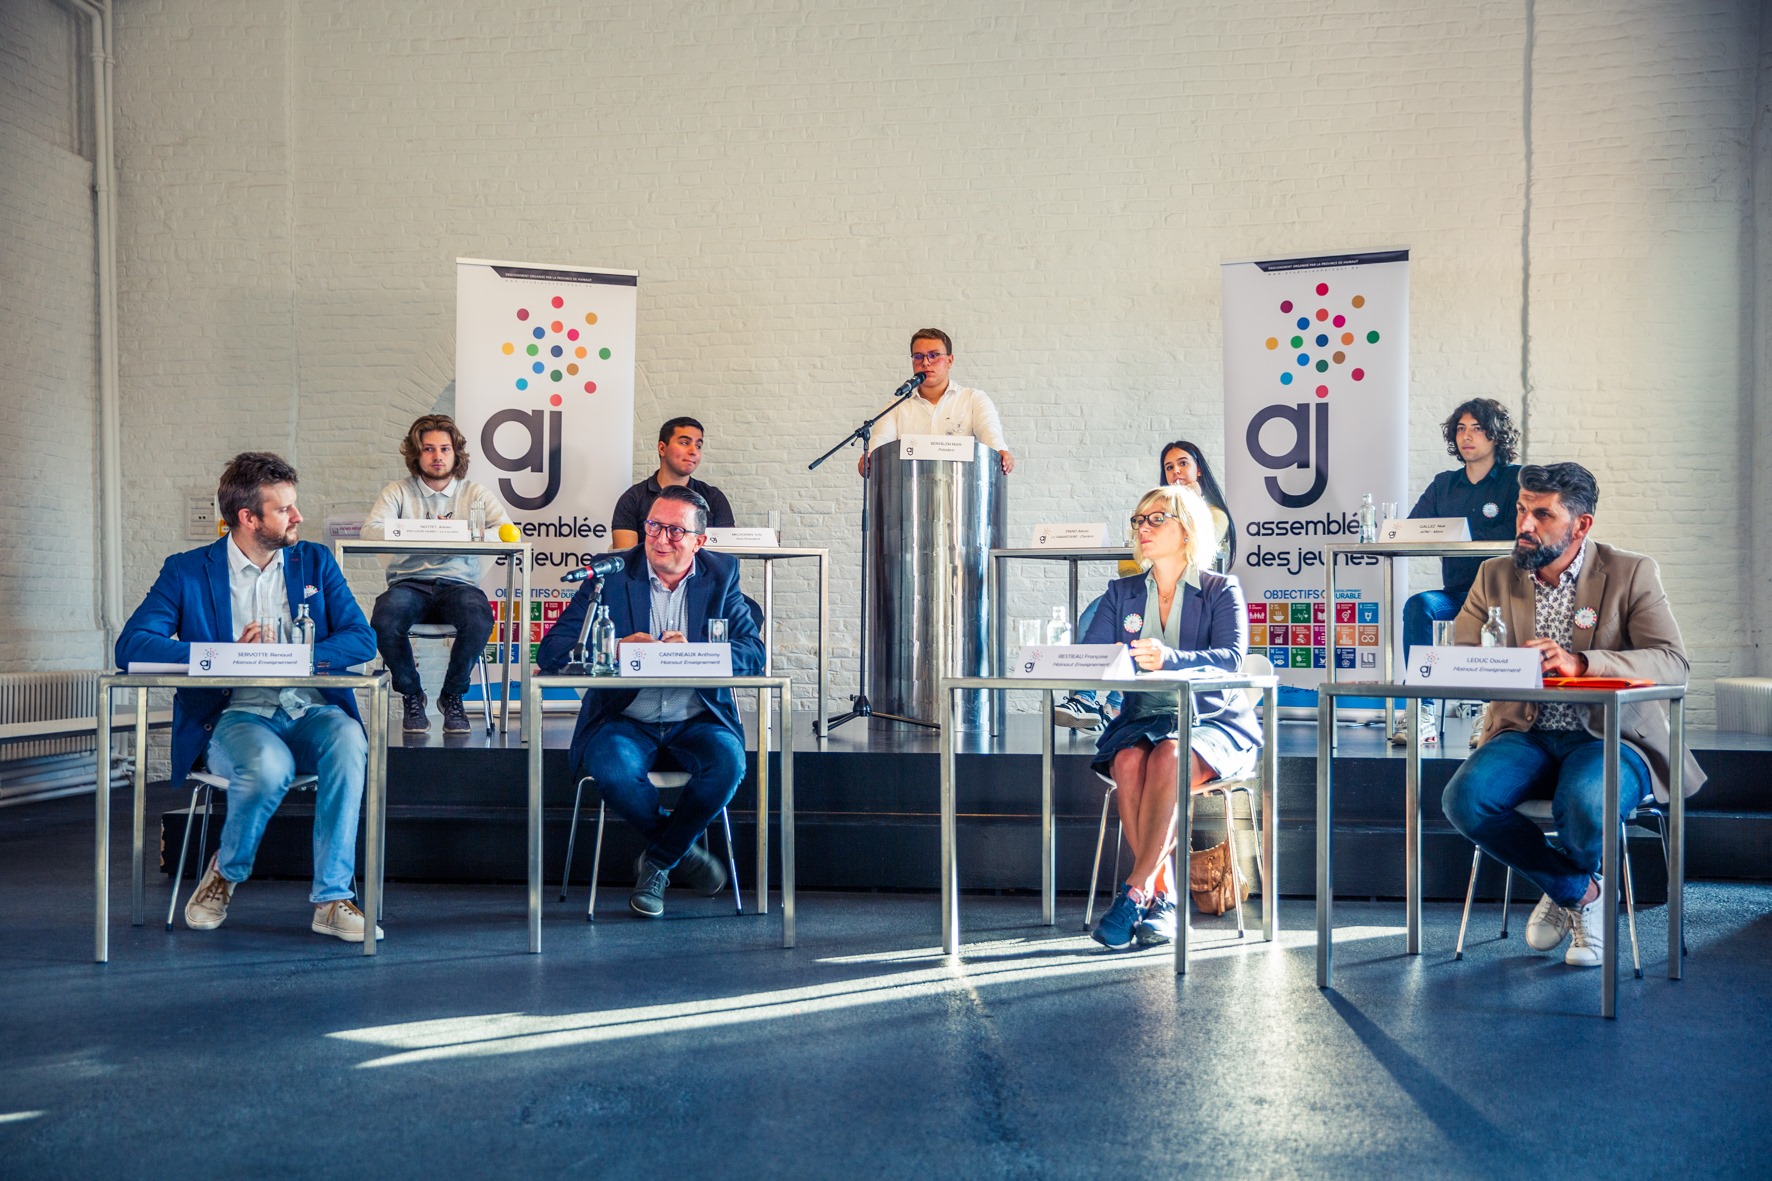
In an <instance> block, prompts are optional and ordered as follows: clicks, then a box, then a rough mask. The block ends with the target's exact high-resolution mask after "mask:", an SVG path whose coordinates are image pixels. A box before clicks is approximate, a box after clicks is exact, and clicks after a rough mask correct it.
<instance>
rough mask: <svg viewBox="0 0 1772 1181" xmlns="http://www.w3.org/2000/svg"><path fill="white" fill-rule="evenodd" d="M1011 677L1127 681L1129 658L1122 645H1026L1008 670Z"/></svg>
mask: <svg viewBox="0 0 1772 1181" xmlns="http://www.w3.org/2000/svg"><path fill="white" fill-rule="evenodd" d="M1009 675H1010V676H1012V677H1032V678H1036V679H1039V678H1049V679H1054V680H1056V679H1059V678H1062V677H1092V678H1094V679H1095V680H1099V681H1130V680H1131V679H1132V675H1133V674H1132V654H1131V653H1130V652H1128V651H1127V649H1126V645H1124V644H1028V645H1027V646H1025V647H1023V648H1022V650H1021V655H1020V656H1018V657H1017V658H1016V661H1015V664H1014V666H1013V667H1012V668H1010V670H1009Z"/></svg>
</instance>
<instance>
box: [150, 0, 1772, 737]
mask: <svg viewBox="0 0 1772 1181" xmlns="http://www.w3.org/2000/svg"><path fill="white" fill-rule="evenodd" d="M118 15H119V37H118V49H119V65H118V76H117V77H118V83H117V85H118V103H119V120H118V134H119V145H118V153H119V162H120V166H121V181H120V190H121V204H122V220H123V224H122V231H121V244H120V249H121V256H122V262H123V269H122V283H123V293H122V299H123V315H124V331H123V337H122V349H123V352H122V376H123V382H124V396H125V411H126V415H127V418H126V430H125V437H126V439H127V440H128V447H127V449H128V451H129V453H130V454H131V455H132V456H133V457H134V463H133V466H132V471H131V474H130V483H129V485H128V488H127V495H126V498H125V500H126V504H127V505H128V506H129V513H130V520H129V524H130V530H129V534H130V540H129V543H128V562H129V570H128V577H127V591H126V593H127V595H128V596H130V597H131V598H133V597H135V596H138V595H139V594H140V592H141V591H142V590H143V589H144V588H145V586H146V584H147V582H148V580H149V579H150V578H151V577H152V575H153V573H154V571H155V569H156V568H157V566H158V563H159V561H160V559H161V557H162V556H163V555H164V554H166V553H167V552H169V551H172V550H175V549H178V548H182V547H184V546H185V545H187V544H188V543H186V542H185V541H184V540H183V539H182V538H181V537H180V536H179V532H180V530H179V505H180V500H179V496H180V493H181V492H182V491H184V490H186V489H200V488H206V487H211V486H213V483H214V480H215V476H216V474H217V473H218V472H219V470H220V468H221V466H222V465H223V463H224V462H225V461H226V459H227V458H228V457H229V456H230V455H231V454H232V453H233V452H235V451H237V450H240V449H242V448H245V447H249V446H262V447H273V448H276V449H279V450H283V451H285V452H286V453H288V454H289V455H290V456H291V458H292V459H294V460H295V462H297V464H298V465H299V466H300V467H301V469H302V471H303V474H304V481H303V502H304V505H305V506H306V507H307V509H308V511H309V514H310V516H315V515H317V514H315V512H314V510H315V509H316V508H318V509H321V510H322V511H324V510H325V509H327V508H330V507H335V506H336V507H344V508H354V507H360V506H364V505H367V503H368V501H369V499H370V497H371V496H372V495H373V494H374V492H375V490H376V489H377V488H378V487H379V486H380V485H381V483H382V482H384V481H385V480H386V479H388V478H390V477H391V476H392V475H393V474H395V473H396V472H397V470H398V462H397V459H396V457H395V454H394V445H395V441H396V440H397V438H398V435H399V433H400V431H401V429H402V428H403V427H404V425H405V424H406V423H407V422H408V421H409V420H410V418H411V417H412V416H414V415H415V414H418V413H422V412H424V411H428V410H430V409H431V408H432V406H433V405H434V404H435V403H436V401H437V398H438V394H439V391H440V390H442V389H443V387H444V386H445V385H446V384H447V383H448V381H449V380H450V376H451V369H452V358H453V351H454V344H453V339H452V337H453V311H452V309H453V294H454V293H453V270H452V267H451V262H452V260H453V259H454V258H455V257H457V256H462V255H467V256H476V257H493V258H516V259H530V260H536V261H562V262H573V263H589V264H604V265H611V266H619V267H632V268H635V269H637V270H639V271H640V273H641V276H642V278H641V288H640V300H641V304H640V307H641V318H640V343H639V356H638V359H637V361H638V370H639V381H638V393H637V402H638V422H637V424H636V432H635V433H636V438H637V439H639V440H641V443H640V447H639V448H638V453H637V454H636V472H640V471H644V470H645V469H646V468H647V467H649V466H650V464H651V458H650V456H651V449H650V444H649V442H647V440H649V439H650V438H651V437H652V428H653V427H655V426H656V424H657V423H658V422H660V421H662V420H663V419H664V418H666V417H668V416H670V415H672V414H675V413H684V412H687V413H693V414H695V415H697V416H698V417H700V418H702V419H703V420H704V422H706V423H707V425H708V428H709V432H708V433H709V451H708V459H707V462H706V464H705V465H704V471H703V473H702V474H703V475H704V476H705V477H706V478H708V479H710V480H712V481H714V482H715V483H717V484H719V485H721V486H722V487H723V488H724V489H725V490H726V492H727V493H728V495H729V496H730V497H731V498H732V500H733V502H734V504H735V506H736V507H737V509H738V513H739V516H740V520H741V522H744V521H747V520H750V521H756V520H760V519H761V518H762V516H763V514H764V513H765V512H766V511H767V510H768V509H770V508H780V509H782V510H783V512H784V516H785V517H786V518H787V531H788V537H789V539H790V540H791V541H793V542H796V543H810V542H814V541H818V542H821V543H825V544H829V545H830V547H831V548H832V550H833V554H834V558H835V565H836V574H837V577H836V585H835V588H834V598H835V607H836V623H837V625H836V627H835V629H834V633H833V634H834V637H835V641H836V646H837V648H838V651H839V652H840V653H841V654H842V659H841V660H840V661H839V666H838V668H839V671H838V675H837V676H836V678H835V683H836V685H837V686H838V687H839V691H840V692H841V691H846V689H847V688H848V687H849V686H850V684H851V683H852V678H853V660H852V657H851V654H852V653H853V651H854V640H855V636H854V625H855V620H856V609H855V603H856V568H857V547H856V543H855V540H854V528H855V523H856V518H857V509H858V506H859V488H858V482H857V481H856V479H855V477H854V474H853V465H852V464H851V463H840V464H833V465H827V467H826V468H825V469H821V470H820V471H819V472H817V473H807V472H806V471H805V464H806V463H807V462H808V461H809V460H810V459H811V458H812V457H813V456H815V455H817V454H818V453H819V452H820V451H822V450H823V449H824V447H825V446H826V445H827V444H828V442H830V441H834V440H835V439H836V438H837V437H840V436H841V435H842V434H843V433H844V432H845V431H847V430H848V429H849V427H850V426H851V425H853V423H854V422H855V421H857V420H858V419H859V418H861V417H862V416H863V415H864V414H866V413H868V412H869V410H870V408H872V407H874V406H876V405H877V404H879V403H881V402H882V401H883V400H884V398H885V396H886V394H887V393H888V392H889V391H890V390H891V388H892V387H893V386H894V385H895V384H897V382H898V381H899V380H901V379H902V378H903V376H905V375H906V361H905V353H906V351H907V348H906V346H907V344H908V339H907V337H908V332H909V330H910V329H912V328H915V327H920V326H923V325H926V324H935V325H939V326H942V327H945V328H946V329H947V330H948V331H949V332H951V333H952V334H953V335H954V337H955V340H956V351H957V352H958V354H959V361H958V363H957V365H956V367H955V373H956V376H957V377H958V378H959V379H960V380H962V381H964V382H966V383H967V384H972V385H977V386H981V387H983V388H985V389H987V390H989V391H991V392H992V393H993V394H994V395H995V396H996V398H997V400H998V403H999V405H1000V406H1001V407H1002V409H1003V412H1004V419H1005V425H1006V428H1007V430H1008V432H1009V434H1010V437H1011V439H1012V441H1013V443H1014V446H1015V449H1016V451H1017V452H1018V455H1019V457H1020V460H1021V467H1020V469H1019V470H1018V472H1017V474H1016V476H1015V478H1014V482H1013V485H1012V506H1013V509H1012V514H1011V517H1012V534H1013V536H1014V539H1016V540H1020V539H1022V538H1023V537H1024V536H1025V534H1026V533H1027V531H1028V530H1029V528H1030V527H1031V526H1032V524H1033V523H1034V522H1035V521H1038V520H1050V519H1061V520H1065V519H1068V520H1087V519H1091V518H1094V519H1107V518H1113V519H1118V518H1120V517H1123V516H1124V515H1125V513H1126V511H1127V510H1128V508H1129V506H1130V504H1131V503H1132V500H1133V498H1134V496H1135V495H1136V493H1137V491H1138V490H1139V489H1141V488H1142V487H1143V486H1145V485H1146V484H1147V483H1148V482H1149V481H1150V480H1151V479H1152V477H1153V475H1154V466H1155V464H1154V456H1153V454H1152V452H1153V449H1154V446H1155V444H1156V443H1157V442H1158V441H1159V440H1161V439H1165V438H1170V437H1173V436H1175V435H1186V436H1189V437H1192V438H1195V439H1197V440H1199V441H1201V442H1203V443H1205V444H1206V446H1207V448H1208V450H1209V451H1211V452H1212V453H1213V454H1214V455H1215V456H1216V455H1220V454H1222V415H1221V412H1220V393H1219V390H1220V363H1219V355H1220V354H1219V350H1220V341H1219V308H1218V266H1219V263H1220V262H1222V261H1224V260H1227V259H1237V258H1249V257H1271V256H1277V255H1286V254H1295V253H1303V252H1312V251H1317V250H1325V249H1341V248H1353V247H1371V246H1389V245H1407V246H1409V247H1410V248H1411V249H1412V251H1413V252H1414V260H1415V261H1414V271H1413V284H1412V285H1413V291H1414V306H1413V308H1412V318H1413V323H1412V326H1411V338H1412V350H1413V374H1412V387H1413V391H1414V394H1413V403H1412V415H1411V424H1410V431H1411V464H1412V470H1411V483H1412V484H1415V485H1419V484H1421V483H1422V482H1424V481H1425V480H1426V479H1427V478H1428V476H1429V475H1430V474H1431V473H1432V472H1433V471H1435V470H1438V469H1439V468H1440V467H1442V466H1444V465H1445V464H1446V463H1448V462H1449V460H1448V459H1447V458H1446V456H1445V454H1444V450H1443V448H1442V446H1441V444H1440V442H1439V439H1438V435H1437V432H1436V426H1437V421H1438V419H1439V417H1440V416H1441V415H1443V414H1444V412H1445V411H1446V410H1447V409H1448V408H1449V407H1450V406H1451V405H1453V404H1454V403H1456V402H1457V401H1459V400H1461V399H1462V398H1464V397H1467V396H1470V395H1472V394H1489V395H1494V396H1498V397H1501V398H1502V399H1504V400H1505V401H1507V402H1509V403H1510V404H1512V405H1514V406H1516V407H1518V406H1519V405H1520V403H1521V400H1522V396H1523V394H1526V393H1527V389H1529V409H1530V420H1529V426H1530V432H1531V435H1530V449H1529V457H1530V458H1533V459H1543V460H1552V459H1566V458H1576V459H1580V460H1581V461H1582V462H1585V463H1587V464H1588V465H1589V466H1590V467H1592V468H1593V469H1594V470H1595V471H1596V472H1597V474H1598V475H1599V477H1600V480H1601V483H1602V490H1603V501H1602V516H1601V521H1600V525H1599V527H1598V532H1599V535H1600V536H1601V537H1602V538H1603V539H1606V540H1610V541H1614V542H1618V543H1620V544H1625V545H1628V546H1631V547H1633V548H1637V549H1641V550H1645V551H1647V552H1649V553H1652V554H1655V555H1656V556H1658V557H1660V558H1661V559H1662V560H1663V562H1664V565H1665V567H1666V573H1667V583H1668V589H1669V592H1670V594H1671V596H1672V598H1673V600H1674V605H1675V609H1676V611H1677V612H1678V614H1679V616H1680V618H1681V620H1682V623H1683V625H1684V627H1685V632H1686V640H1687V644H1688V646H1689V648H1690V649H1691V651H1692V653H1693V657H1694V674H1695V679H1696V681H1697V683H1698V689H1699V693H1700V695H1699V698H1698V700H1697V702H1696V703H1695V704H1697V705H1698V708H1697V709H1696V710H1695V715H1694V719H1693V720H1694V721H1695V722H1697V723H1703V722H1704V721H1707V720H1708V718H1709V716H1710V711H1709V698H1708V689H1707V685H1708V681H1709V679H1710V678H1712V677H1714V676H1716V675H1718V674H1720V673H1724V672H1730V671H1745V670H1748V669H1749V668H1751V667H1753V666H1754V663H1755V660H1754V657H1753V655H1752V652H1751V650H1750V648H1749V646H1748V645H1749V640H1748V638H1747V637H1748V622H1747V621H1748V620H1749V618H1750V617H1751V616H1752V615H1753V614H1754V613H1755V611H1759V612H1760V613H1761V614H1764V612H1765V609H1766V604H1767V601H1768V596H1767V594H1766V591H1765V589H1764V588H1765V586H1766V581H1767V580H1766V577H1765V570H1766V565H1765V562H1764V560H1763V559H1760V560H1758V561H1757V564H1756V558H1755V557H1754V554H1755V552H1756V551H1755V543H1756V541H1757V538H1758V536H1759V535H1760V534H1763V532H1764V518H1763V516H1762V517H1761V519H1760V522H1759V524H1758V526H1757V529H1756V531H1753V532H1750V529H1755V527H1754V526H1753V525H1752V521H1753V518H1752V517H1750V515H1749V513H1748V505H1749V501H1750V487H1751V485H1750V478H1749V473H1748V472H1747V471H1745V470H1744V466H1745V465H1744V450H1743V448H1742V446H1741V442H1740V441H1741V439H1742V438H1743V437H1744V429H1743V428H1744V424H1749V423H1752V424H1756V425H1755V429H1758V430H1760V431H1761V432H1762V434H1763V433H1764V430H1765V427H1764V425H1763V424H1764V415H1765V396H1764V393H1763V390H1764V378H1763V377H1759V378H1755V377H1754V376H1753V374H1754V372H1755V370H1754V369H1753V368H1752V359H1753V356H1754V347H1755V346H1754V344H1753V339H1754V328H1757V326H1758V323H1759V319H1761V318H1763V317H1760V318H1756V317H1755V315H1754V312H1753V303H1752V299H1751V295H1752V293H1753V291H1754V290H1755V287H1756V283H1757V281H1758V277H1759V275H1761V274H1763V273H1764V272H1763V263H1760V264H1756V263H1755V262H1754V261H1753V260H1754V257H1755V256H1754V253H1753V251H1752V244H1753V239H1752V227H1753V226H1754V225H1755V224H1756V223H1755V222H1754V220H1753V217H1752V213H1751V210H1750V200H1751V199H1752V197H1751V194H1752V192H1753V188H1752V175H1753V168H1752V161H1753V159H1754V157H1753V155H1752V153H1751V151H1750V145H1751V144H1752V143H1753V142H1754V140H1753V130H1754V125H1755V124H1754V119H1755V114H1756V111H1757V110H1759V109H1760V108H1759V105H1758V101H1757V97H1756V95H1757V91H1756V84H1757V79H1758V78H1759V77H1763V76H1764V66H1763V58H1762V51H1761V45H1762V30H1761V15H1760V10H1759V6H1758V5H1757V4H1755V3H1753V2H1752V0H1701V2H1692V0H1656V2H1649V0H1638V2H1637V3H1635V4H1626V5H1605V6H1601V5H1594V4H1586V3H1572V2H1568V0H1561V2H1555V3H1547V2H1543V0H1539V2H1536V3H1525V2H1522V0H1516V2H1513V3H1500V2H1480V0H1479V2H1477V3H1471V4H1467V5H1464V6H1461V7H1458V8H1456V9H1453V8H1449V7H1448V6H1445V5H1442V4H1437V3H1426V2H1421V3H1408V2H1405V0H1367V2H1365V3H1359V4H1354V3H1345V2H1342V3H1330V2H1327V0H1318V2H1316V3H1280V2H1278V0H1243V2H1239V3H1229V2H1227V3H1221V4H1190V5H1176V6H1164V7H1159V8H1153V7H1152V6H1150V5H1144V4H1136V3H1131V2H1129V0H1126V2H1119V3H1097V4H1090V5H1082V4H1074V3H1058V2H1051V0H1022V2H1020V3H1004V2H1002V0H996V2H985V0H955V2H949V3H943V4H931V3H917V2H913V3H909V4H893V5H886V4H880V3H855V2H850V3H821V4H812V3H796V2H790V0H775V2H771V0H753V2H749V3H736V4H712V3H691V2H685V0H677V2H665V3H653V4H644V5H642V4H629V5H622V4H607V5H600V6H589V7H587V6H583V5H579V4H573V3H533V4H528V5H522V6H517V5H510V4H495V3H492V2H490V0H436V2H435V3H430V4H426V5H422V6H413V5H405V4H391V3H386V2H385V0H372V2H362V0H359V2H349V3H347V2H345V0H336V2H334V3H330V4H321V3H315V2H312V0H305V2H303V3H300V4H295V3H293V2H291V0H280V2H279V0H141V2H136V3H130V4H127V5H123V6H121V7H120V9H119V14H118ZM1528 127H1529V128H1530V131H1531V150H1530V155H1528V151H1527V137H1526V130H1527V128H1528ZM1760 142H1761V143H1762V145H1763V143H1764V135H1763V133H1762V136H1761V141H1760ZM1762 159H1763V153H1762ZM1762 192H1763V190H1762ZM1762 199H1763V198H1762ZM1761 233H1762V235H1763V230H1762V231H1761ZM1755 266H1759V267H1760V268H1761V269H1759V270H1755V269H1754V268H1755ZM1760 289H1761V290H1764V287H1763V285H1761V287H1760ZM1750 326H1752V327H1750ZM1523 384H1524V386H1525V387H1527V389H1523ZM1764 548H1765V547H1764V546H1760V547H1759V549H1760V550H1762V551H1763V550H1764ZM783 582H784V583H785V584H787V588H788V589H786V590H784V591H778V593H779V594H781V597H782V605H781V608H780V611H781V614H782V616H783V617H784V618H785V619H787V620H790V621H791V620H794V619H796V618H797V619H800V620H803V621H804V622H805V626H804V627H803V628H801V629H799V630H798V632H797V634H794V635H791V636H790V637H789V639H790V642H791V651H792V653H793V655H791V656H790V658H789V659H788V660H787V661H786V662H785V663H786V664H787V665H788V666H789V667H794V668H800V667H804V666H805V664H806V663H807V661H808V659H809V652H810V623H811V618H812V604H811V600H810V584H809V582H808V581H806V580H805V579H804V578H803V577H802V576H800V575H798V574H795V573H792V572H789V571H784V574H783ZM795 587H797V588H799V589H798V590H794V589H792V588H795ZM365 589H366V590H372V589H373V587H372V586H371V584H370V583H369V582H368V581H367V580H366V582H365ZM1059 593H1060V592H1059V589H1058V586H1057V583H1056V582H1049V583H1045V584H1041V585H1032V584H1030V586H1029V589H1028V590H1027V591H1026V592H1024V593H1023V594H1022V595H1021V596H1020V597H1019V599H1018V602H1017V603H1016V605H1015V606H1014V607H1013V608H1012V613H1014V614H1033V613H1042V614H1043V611H1041V608H1042V607H1043V605H1044V604H1046V603H1050V602H1055V601H1058V599H1057V596H1058V595H1059Z"/></svg>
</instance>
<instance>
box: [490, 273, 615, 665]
mask: <svg viewBox="0 0 1772 1181" xmlns="http://www.w3.org/2000/svg"><path fill="white" fill-rule="evenodd" d="M638 293H639V276H638V273H637V272H635V271H623V270H612V269H610V268H607V267H582V266H571V265H563V264H553V263H547V264H534V263H514V262H489V261H484V260H481V259H470V258H463V259H457V260H456V303H455V407H456V414H455V418H456V424H457V425H458V426H459V427H460V428H461V431H462V434H463V435H465V436H467V440H468V448H469V450H470V452H471V454H472V455H473V461H472V467H471V469H470V473H469V474H470V477H471V478H472V479H474V480H477V481H479V482H480V483H482V484H484V485H486V486H487V487H488V488H490V489H491V490H492V491H493V494H494V495H496V496H497V497H498V498H499V499H500V500H501V501H502V502H503V503H504V506H505V509H506V511H508V512H509V513H510V515H511V519H512V520H513V521H515V522H516V523H517V526H518V528H520V529H521V530H522V531H523V536H524V538H525V539H526V540H528V541H530V542H531V543H533V544H534V547H535V549H534V555H535V557H534V563H535V564H534V568H533V569H532V570H531V571H530V601H529V602H528V603H527V604H521V603H506V602H504V597H505V573H504V567H503V566H502V565H497V564H493V563H488V564H487V567H486V569H487V574H486V577H485V579H484V580H483V582H482V586H483V588H484V589H485V591H486V595H487V598H489V599H490V600H491V601H492V603H493V610H494V613H495V614H496V616H497V619H498V626H497V629H496V630H495V632H494V634H493V639H492V642H491V643H489V644H488V645H487V648H486V657H487V659H488V660H489V661H492V662H497V661H499V660H500V659H509V660H511V661H513V662H514V661H515V660H516V659H517V654H518V653H517V648H516V645H517V644H528V645H529V646H530V654H529V655H530V662H531V664H532V665H533V663H534V660H535V648H536V646H537V645H538V644H539V643H540V642H541V637H542V635H543V633H544V632H545V631H546V630H547V628H549V627H550V626H552V625H553V621H554V620H555V619H557V618H558V617H559V615H560V612H561V611H562V610H563V609H564V608H565V605H566V602H567V600H569V599H570V598H571V597H572V592H573V591H574V590H575V589H576V588H575V587H574V586H571V585H562V584H561V582H560V575H562V574H565V573H566V572H567V571H569V570H573V569H576V568H577V567H579V566H582V565H585V564H586V563H588V562H589V561H590V560H591V558H592V557H594V556H595V555H597V554H600V553H603V552H605V551H607V550H608V548H609V520H610V515H611V514H612V513H613V512H614V509H615V502H616V501H617V500H618V499H619V498H620V497H621V494H622V493H623V492H624V491H626V490H627V488H628V485H629V484H631V483H632V482H633V481H632V479H631V478H630V475H631V472H632V469H633V456H634V338H635V321H636V315H637V306H636V302H637V296H638Z"/></svg>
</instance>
